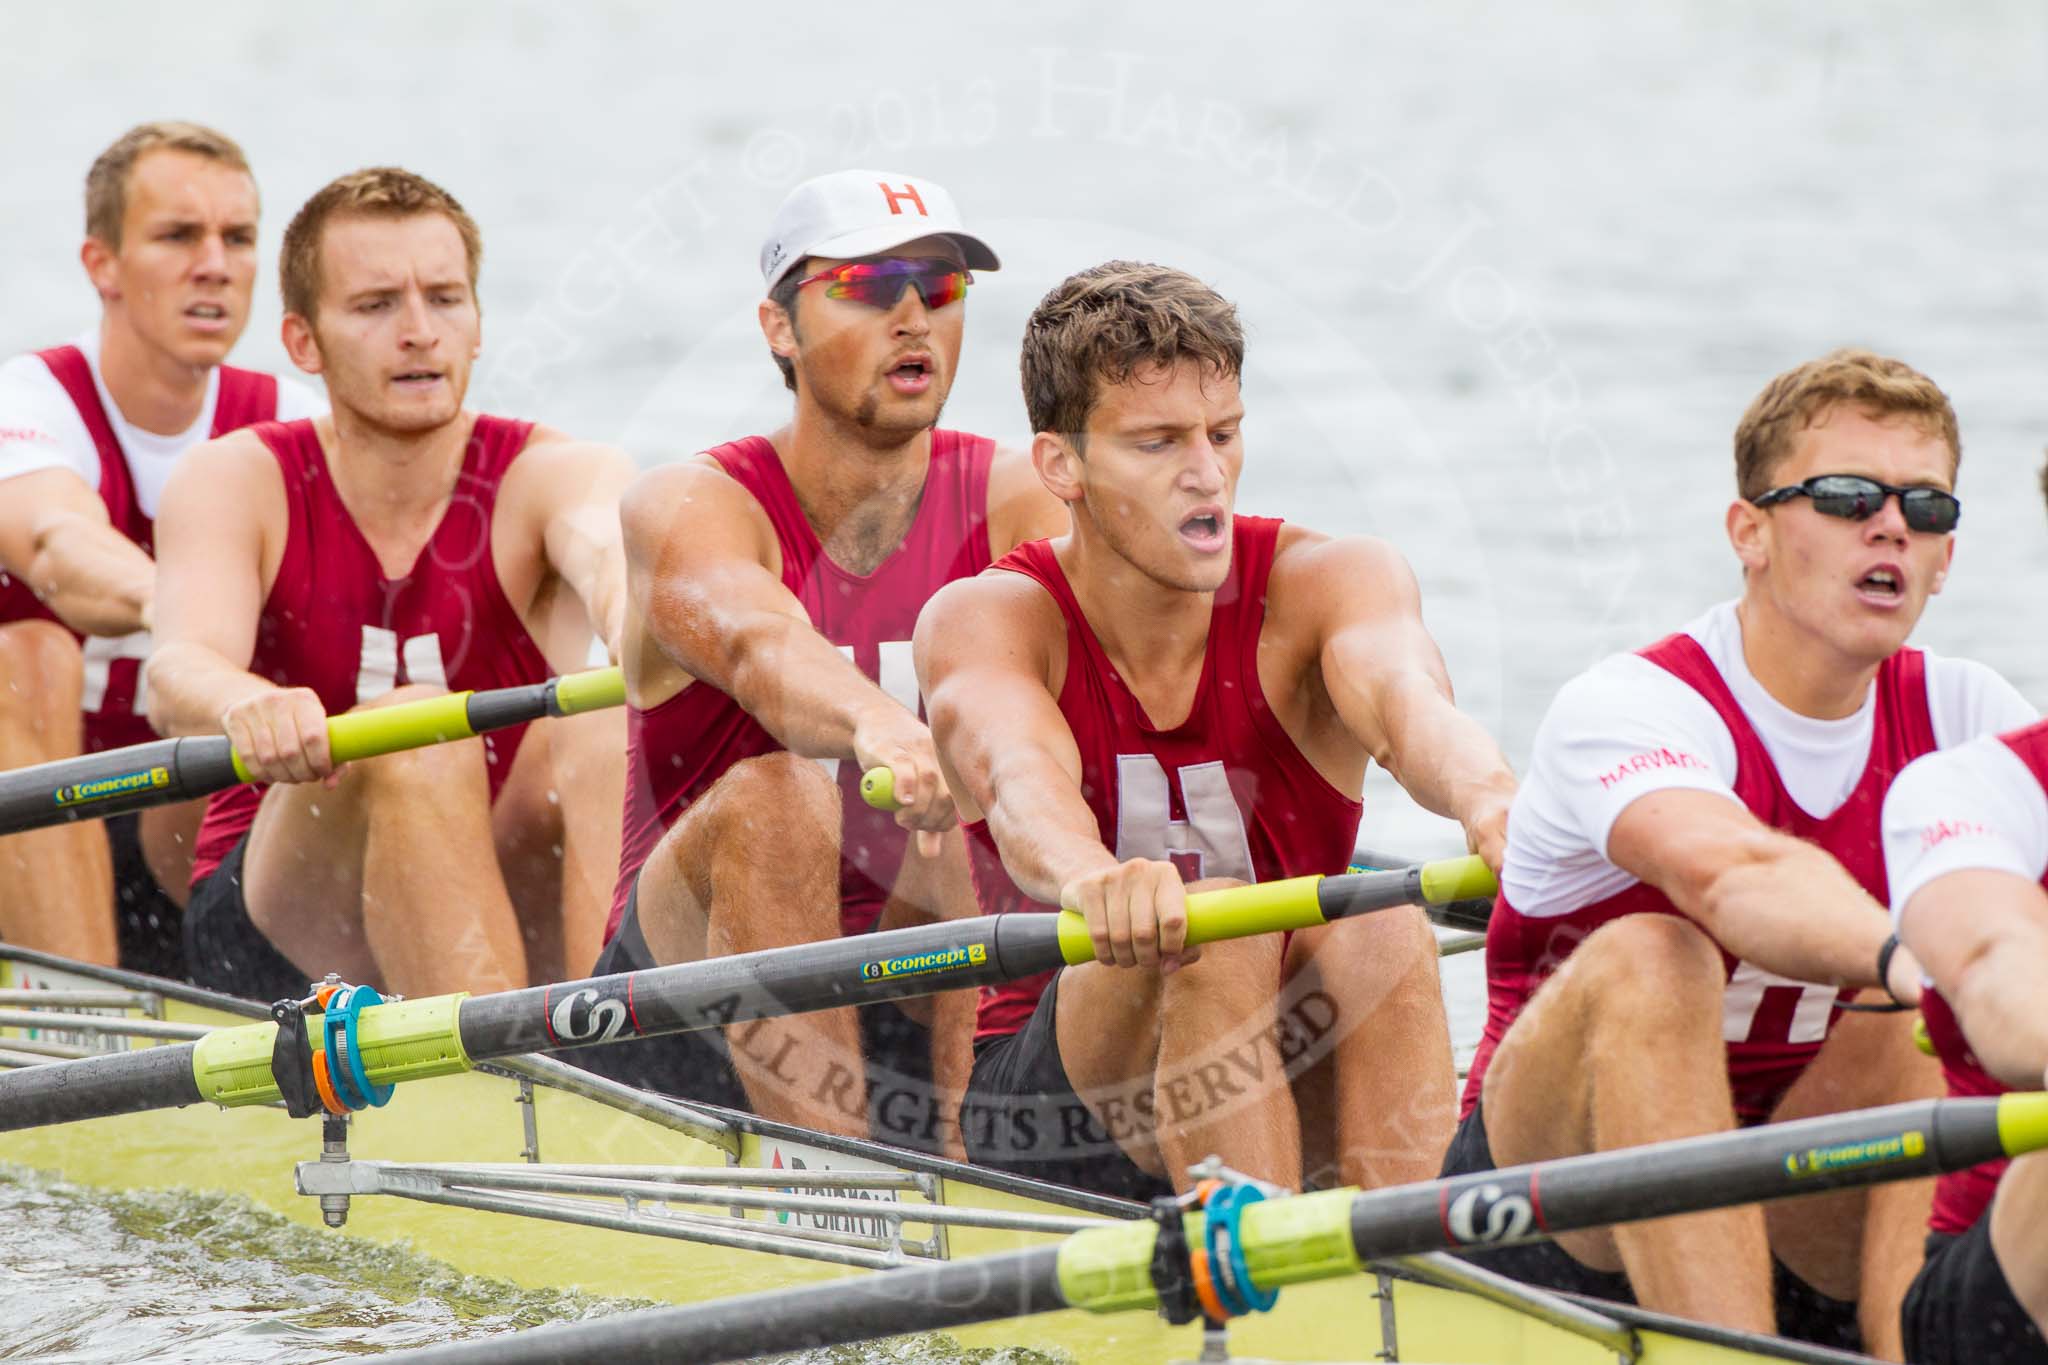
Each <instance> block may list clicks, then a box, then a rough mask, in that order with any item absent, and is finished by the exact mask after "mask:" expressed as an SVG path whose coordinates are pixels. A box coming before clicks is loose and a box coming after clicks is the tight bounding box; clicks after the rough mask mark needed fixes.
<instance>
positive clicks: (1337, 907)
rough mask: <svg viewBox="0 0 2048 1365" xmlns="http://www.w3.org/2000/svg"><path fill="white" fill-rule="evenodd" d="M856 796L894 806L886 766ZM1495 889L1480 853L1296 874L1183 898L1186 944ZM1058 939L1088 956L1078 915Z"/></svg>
mask: <svg viewBox="0 0 2048 1365" xmlns="http://www.w3.org/2000/svg"><path fill="white" fill-rule="evenodd" d="M860 795H861V800H863V801H865V802H867V803H868V804H869V805H870V806H873V807H874V808H875V809H876V810H897V809H900V808H899V807H898V806H897V804H896V775H895V774H894V773H893V772H891V771H890V770H889V769H887V768H870V769H868V770H867V771H866V772H865V773H863V774H861V779H860ZM1496 889H1497V888H1496V886H1495V883H1494V878H1493V872H1492V870H1491V869H1489V868H1488V867H1487V866H1486V863H1485V862H1484V860H1482V859H1481V858H1480V857H1479V856H1478V855H1476V854H1468V855H1467V856H1465V857H1462V858H1445V859H1441V860H1439V861H1437V862H1432V863H1418V864H1416V865H1415V866H1413V867H1409V868H1400V869H1395V870H1394V871H1391V872H1374V871H1367V870H1356V871H1354V872H1353V873H1352V874H1351V875H1348V876H1343V877H1327V878H1326V877H1295V878H1292V879H1290V880H1288V881H1281V882H1261V883H1259V884H1258V885H1256V886H1242V887H1233V888H1231V889H1230V890H1228V891H1198V892H1196V893H1195V894H1193V895H1191V896H1189V897H1188V940H1187V941H1188V942H1189V943H1213V942H1215V941H1216V940H1218V939H1224V938H1242V937H1244V936H1245V935H1247V934H1262V933H1270V932H1274V931H1277V930H1282V929H1304V928H1310V927H1312V926H1314V925H1317V924H1323V923H1327V922H1329V921H1330V920H1336V919H1342V918H1344V916H1346V915H1360V914H1366V913H1368V912H1370V911H1373V910H1386V909H1389V908H1391V907H1393V906H1396V905H1420V906H1424V907H1440V906H1447V905H1450V904H1452V903H1454V902H1457V901H1471V900H1477V899H1481V898H1485V897H1491V896H1492V895H1493V893H1494V891H1495V890H1496ZM1304 907H1313V908H1314V910H1315V911H1316V912H1317V913H1318V914H1319V916H1320V918H1316V919H1308V920H1304V919H1303V918H1302V913H1303V909H1304ZM1454 927H1457V928H1466V929H1469V928H1475V927H1476V928H1479V929H1481V930H1483V929H1484V928H1485V925H1484V923H1483V922H1481V923H1479V924H1477V925H1474V924H1471V923H1468V922H1466V921H1464V920H1460V921H1459V922H1458V923H1457V924H1456V925H1455V926H1454ZM1060 938H1061V943H1062V945H1063V946H1064V947H1065V948H1066V949H1067V959H1066V960H1067V962H1068V963H1069V964H1075V963H1081V962H1087V961H1090V960H1092V959H1093V957H1094V955H1095V953H1094V949H1093V948H1092V947H1091V946H1089V939H1088V930H1087V925H1086V924H1085V923H1084V922H1083V921H1082V920H1081V917H1080V916H1079V915H1077V914H1074V913H1072V912H1071V911H1069V912H1068V913H1066V914H1065V915H1063V916H1062V917H1061V924H1060ZM1084 949H1085V951H1083V950H1084Z"/></svg>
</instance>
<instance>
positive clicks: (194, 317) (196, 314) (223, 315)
mask: <svg viewBox="0 0 2048 1365" xmlns="http://www.w3.org/2000/svg"><path fill="white" fill-rule="evenodd" d="M185 316H186V317H187V318H188V319H189V320H191V321H193V322H196V323H199V324H201V325H202V326H208V327H222V326H226V325H227V320H228V310H227V308H226V307H225V306H223V305H221V304H218V303H195V304H192V305H190V306H189V307H187V308H186V309H185Z"/></svg>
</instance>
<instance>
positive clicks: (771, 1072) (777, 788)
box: [637, 753, 868, 1137]
mask: <svg viewBox="0 0 2048 1365" xmlns="http://www.w3.org/2000/svg"><path fill="white" fill-rule="evenodd" d="M839 826H840V810H839V789H838V787H836V786H835V785H834V784H833V783H832V781H831V779H830V778H828V777H826V776H825V770H824V769H823V768H821V767H820V766H819V765H818V764H816V763H814V762H812V761H811V760H809V759H806V758H798V757H796V756H795V755H793V754H786V753H778V754H763V755H761V756H759V757H757V758H750V759H747V760H745V761H744V762H740V763H735V764H734V765H733V766H732V767H731V768H729V769H727V770H726V772H725V774H724V775H723V776H722V777H720V778H719V779H718V781H716V782H714V783H713V784H712V785H711V787H710V789H709V790H708V791H706V792H705V793H704V794H703V795H702V796H700V797H698V798H697V800H695V801H694V802H692V803H691V805H690V808H689V809H688V810H687V811H685V812H684V813H683V815H682V817H681V818H680V819H678V820H677V821H676V823H675V824H674V826H673V827H671V828H670V829H669V831H668V833H667V834H665V835H663V836H662V839H661V842H660V843H659V844H656V845H655V848H654V852H653V853H652V854H650V855H649V857H648V859H647V862H646V864H645V865H644V866H642V867H641V869H640V879H639V883H638V888H639V895H638V902H637V903H638V907H639V916H640V928H641V932H642V933H643V934H644V935H645V937H646V939H647V946H648V948H649V950H650V951H651V952H652V953H653V954H654V957H655V960H656V961H658V962H664V963H668V962H695V961H698V960H700V959H702V958H705V957H724V956H728V955H730V954H733V953H750V952H757V951H760V950H763V949H769V948H785V947H788V946H790V945H791V944H796V943H815V942H820V941H823V940H825V939H831V938H837V937H838V936H839V927H840V926H839ZM725 1038H726V1046H727V1048H728V1050H729V1051H730V1052H731V1054H732V1062H733V1067H734V1069H735V1070H736V1071H738V1072H739V1076H740V1081H741V1083H742V1084H743V1085H744V1086H745V1087H746V1091H747V1099H748V1101H749V1103H751V1104H752V1106H753V1108H754V1112H755V1113H757V1114H759V1115H761V1116H762V1117H763V1118H767V1119H774V1120H776V1121H777V1122H781V1123H795V1124H802V1125H804V1126H806V1127H811V1128H817V1129H821V1130H823V1131H825V1132H830V1133H837V1134H840V1135H842V1136H847V1137H865V1136H866V1135H867V1113H868V1099H867V1079H866V1074H865V1068H864V1065H863V1062H862V1057H861V1046H860V1025H859V1020H858V1018H857V1016H856V1015H855V1013H854V1011H853V1010H852V1009H850V1008H849V1009H835V1010H824V1011H820V1012H818V1013H814V1014H800V1015H791V1016H788V1017H785V1018H779V1019H757V1020H753V1021H750V1022H748V1023H744V1024H735V1025H733V1026H732V1027H730V1028H728V1029H726V1030H725Z"/></svg>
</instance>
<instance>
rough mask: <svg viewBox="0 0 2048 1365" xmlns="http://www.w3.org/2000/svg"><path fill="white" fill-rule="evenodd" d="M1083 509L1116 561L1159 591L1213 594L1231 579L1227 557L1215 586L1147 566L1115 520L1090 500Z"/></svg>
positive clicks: (1165, 567)
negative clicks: (1104, 513) (1152, 583)
mask: <svg viewBox="0 0 2048 1365" xmlns="http://www.w3.org/2000/svg"><path fill="white" fill-rule="evenodd" d="M1082 505H1083V506H1084V507H1085V508H1086V509H1087V512H1088V520H1089V521H1091V522H1092V523H1094V525H1095V530H1096V533H1097V534H1098V535H1100V536H1101V537H1102V540H1103V543H1104V544H1106V545H1108V546H1109V548H1110V549H1112V550H1114V551H1116V553H1117V555H1118V557H1119V558H1121V559H1122V560H1123V561H1124V562H1125V563H1126V564H1129V565H1130V566H1131V567H1132V568H1134V569H1136V570H1137V571H1138V572H1139V573H1141V574H1143V575H1145V577H1147V578H1149V579H1151V580H1152V581H1153V582H1154V583H1157V584H1159V585H1160V586H1161V587H1165V588H1171V589H1173V590H1174V591H1175V592H1215V591H1216V590H1217V589H1218V588H1220V587H1222V586H1223V583H1224V580H1225V579H1228V578H1229V577H1230V560H1229V558H1228V557H1227V556H1226V557H1225V559H1224V561H1223V573H1222V574H1221V575H1220V576H1219V577H1218V578H1217V580H1216V581H1215V582H1214V583H1207V582H1203V581H1201V580H1200V579H1197V578H1194V577H1192V576H1189V575H1187V574H1183V573H1180V572H1177V570H1178V567H1179V566H1177V565H1174V564H1171V563H1164V564H1153V563H1149V562H1147V561H1148V556H1146V555H1145V554H1144V552H1143V551H1142V550H1141V549H1140V548H1139V547H1138V542H1137V538H1136V537H1133V536H1130V535H1127V534H1125V531H1124V527H1123V526H1122V524H1121V523H1120V522H1118V521H1117V520H1116V519H1115V518H1108V517H1103V516H1101V515H1099V514H1098V513H1097V511H1096V503H1095V500H1094V498H1093V497H1087V496H1084V498H1083V500H1082ZM1169 534H1170V533H1169ZM1160 558H1161V559H1162V560H1164V559H1166V558H1167V556H1165V555H1162V556H1160Z"/></svg>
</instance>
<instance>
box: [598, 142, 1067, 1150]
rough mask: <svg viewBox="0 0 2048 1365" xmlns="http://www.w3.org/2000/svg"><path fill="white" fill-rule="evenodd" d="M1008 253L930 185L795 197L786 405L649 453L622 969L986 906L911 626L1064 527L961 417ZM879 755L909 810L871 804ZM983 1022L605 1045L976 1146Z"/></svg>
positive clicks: (654, 1070) (890, 1009)
mask: <svg viewBox="0 0 2048 1365" xmlns="http://www.w3.org/2000/svg"><path fill="white" fill-rule="evenodd" d="M997 266H998V261H997V258H996V254H995V252H994V251H992V250H990V248H989V247H988V245H987V244H986V243H985V242H983V241H982V240H981V239H980V238H979V237H977V236H975V235H974V234H973V233H970V232H968V231H967V230H966V229H965V227H963V226H962V224H961V220H960V214H959V211H958V210H957V209H956V208H955V207H954V205H953V200H952V196H950V195H949V194H947V193H946V191H945V190H944V189H942V188H940V187H939V186H938V185H935V184H933V183H932V182H931V181H929V180H924V179H920V178H918V177H915V176H907V175H902V174H898V173H895V172H885V171H862V170H849V171H839V172H836V173H834V174H831V175H825V176H821V177H819V178H817V179H814V180H810V181H806V182H805V183H803V184H801V185H798V186H797V187H796V188H795V189H794V190H792V191H791V192H790V194H789V196H788V197H787V198H786V199H785V200H784V201H783V203H782V206H781V207H780V209H778V210H777V212H776V215H775V219H774V222H773V223H772V225H771V226H770V229H769V233H768V239H767V242H766V243H765V244H764V245H763V247H762V249H761V273H762V276H763V278H764V280H765V283H766V285H767V290H768V293H767V298H766V299H764V300H763V301H762V303H761V305H760V322H761V331H762V335H763V336H764V337H765V339H766V340H767V343H768V349H769V352H770V353H771V355H772V356H773V358H774V361H775V363H776V365H777V366H778V367H779V368H780V369H781V371H782V375H783V380H784V382H785V383H786V384H787V385H788V386H789V388H790V389H791V390H792V391H793V393H794V394H795V411H794V412H793V413H792V415H791V418H790V421H789V423H788V424H787V425H785V426H783V427H782V428H781V429H779V430H777V431H775V432H773V433H771V434H769V435H767V436H749V437H744V438H741V439H739V440H736V441H731V442H728V443H726V444H724V445H720V446H717V447H716V448H714V449H711V450H707V451H704V452H703V453H701V454H699V455H696V456H695V457H693V458H691V459H688V460H684V461H681V462H678V463H676V464H672V465H668V466H665V467H662V468H658V469H654V470H651V471H649V472H648V473H646V474H644V475H643V476H641V478H640V480H639V482H638V483H636V484H635V485H634V486H633V488H632V489H631V490H630V491H629V493H628V494H627V496H626V498H625V501H624V519H625V531H626V546H627V554H628V563H629V568H628V573H629V583H630V586H631V591H632V607H631V609H630V611H629V613H628V620H627V625H626V630H625V635H624V643H623V650H622V659H621V662H622V663H623V665H624V667H625V670H626V698H627V704H628V730H629V737H630V738H629V745H630V747H629V751H628V760H627V762H628V767H627V781H626V808H625V840H624V849H623V857H622V860H621V865H620V869H619V880H618V889H617V895H616V898H615V901H614V904H613V908H612V922H611V924H610V926H609V927H608V928H607V931H606V938H607V944H606V947H605V950H604V952H603V954H602V955H601V956H600V958H599V960H598V964H597V970H598V971H599V972H600V973H609V972H617V971H625V970H630V969H633V968H637V967H644V966H651V965H653V964H655V963H666V962H678V961H689V960H693V959H697V958H702V957H706V956H712V955H719V954H726V953H740V952H749V951H753V950H757V949H764V948H775V947H783V946H787V945H789V944H793V943H801V942H811V941H816V940H819V939H824V938H830V937H834V936H837V935H841V934H858V933H865V932H867V931H869V930H872V929H875V928H877V927H897V926H899V925H903V924H909V923H916V922H921V921H924V920H928V919H933V918H939V917H951V916H956V915H957V916H967V915H972V914H974V913H975V902H974V897H973V894H972V892H971V890H970V889H969V887H968V884H967V874H966V863H965V853H964V846H963V845H962V842H961V836H960V833H959V831H958V829H957V821H956V819H955V817H954V813H953V802H952V798H951V796H950V795H949V794H948V793H947V791H946V788H945V784H944V783H943V781H942V780H941V779H940V777H939V770H938V764H937V762H936V760H935V758H934V756H933V753H932V741H931V735H930V732H929V731H928V730H927V729H926V728H925V724H924V721H923V719H922V718H921V714H920V709H919V703H918V697H917V686H916V680H915V676H914V674H913V670H912V667H911V660H910V638H911V628H912V626H913V625H914V624H915V623H916V620H917V613H918V611H919V609H920V608H922V607H923V606H924V604H925V601H926V600H927V599H928V598H930V596H931V595H932V594H933V593H934V592H936V591H938V589H939V588H940V587H942V586H943V585H944V584H946V583H948V582H950V581H952V580H954V579H956V578H962V577H966V576H969V575H972V574H975V573H978V572H980V571H981V570H982V569H983V568H985V567H986V566H987V565H988V564H989V563H990V562H991V561H992V560H994V559H996V558H999V557H1000V556H1002V555H1003V554H1004V553H1006V552H1007V551H1009V550H1010V548H1011V547H1013V546H1015V545H1016V544H1018V543H1019V542H1021V541H1024V540H1029V539H1035V538H1038V537H1041V536H1044V535H1048V534H1050V533H1051V532H1052V531H1053V530H1054V529H1056V528H1057V527H1058V526H1059V525H1060V524H1062V522H1063V520H1064V518H1063V517H1062V515H1061V511H1060V505H1059V503H1057V502H1056V501H1054V500H1053V498H1052V497H1051V495H1050V494H1048V493H1046V492H1045V491H1044V489H1043V488H1042V487H1041V486H1040V485H1039V482H1038V480H1037V478H1036V476H1035V475H1034V474H1033V472H1032V468H1031V463H1030V458H1029V455H1028V454H1027V453H1025V452H1021V451H1019V452H1009V451H998V450H997V449H996V447H995V444H994V442H992V441H990V440H989V439H988V438H986V437H980V436H969V435H965V434H963V433H960V432H954V431H946V430H940V429H938V427H937V423H938V420H939V413H940V410H941V409H942V408H943V407H944V406H945V401H946V395H947V393H948V392H949V390H950V389H951V388H952V384H953V376H954V370H955V367H956V365H957V363H958V360H959V356H960V338H961V331H962V328H963V326H964V324H965V321H966V312H967V306H966V297H967V293H968V289H969V286H970V285H971V283H972V282H973V278H974V275H973V272H974V271H977V270H994V269H996V268H997ZM877 766H886V767H888V768H890V769H892V770H893V772H894V775H895V788H896V795H897V798H898V800H899V801H900V802H901V803H902V810H901V811H900V812H898V813H897V814H896V815H895V816H894V817H891V816H888V815H884V814H881V813H879V812H876V811H873V810H870V809H869V808H867V807H866V806H865V805H863V804H862V802H861V801H860V799H859V797H858V796H857V794H856V793H855V790H854V788H855V784H856V783H857V782H858V781H859V778H860V775H861V773H862V772H863V771H864V770H866V769H868V768H872V767H877ZM913 834H914V835H915V838H914V839H913V838H912V835H913ZM973 1013H974V998H973V996H972V995H971V994H968V993H955V994H954V995H952V996H948V997H941V998H939V999H938V1000H937V1001H936V1002H924V1001H917V1002H905V1003H904V1004H903V1005H902V1006H901V1007H900V1008H899V1007H898V1006H897V1005H893V1004H891V1005H879V1006H875V1007H872V1008H869V1009H866V1010H863V1011H860V1012H859V1014H858V1016H857V1015H856V1013H855V1012H854V1011H852V1010H839V1011H834V1012H831V1013H827V1014H814V1015H808V1016H804V1017H800V1018H790V1019H779V1020H764V1021H760V1022H758V1023H754V1024H749V1025H746V1026H744V1027H735V1028H733V1029H729V1030H727V1031H726V1034H725V1036H724V1037H723V1038H722V1039H721V1038H720V1037H718V1036H716V1035H708V1034H707V1035H685V1036H682V1037H678V1038H673V1039H655V1040H648V1041H642V1042H634V1043H628V1044H624V1045H621V1047H620V1048H606V1049H594V1050H592V1052H591V1053H589V1054H586V1056H585V1058H584V1060H585V1064H586V1065H591V1066H594V1067H599V1068H601V1069H603V1070H605V1071H607V1072H609V1073H611V1074H614V1075H618V1076H620V1077H622V1078H623V1079H627V1080H631V1081H633V1082H635V1083H638V1084H643V1085H650V1086H653V1087H655V1088H658V1089H662V1090H666V1091H668V1092H670V1093H672V1094H677V1095H681V1096H684V1097H687V1098H692V1099H697V1100H701V1101H706V1102H713V1103H723V1104H728V1105H733V1106H750V1107H752V1108H753V1109H754V1110H755V1111H756V1112H758V1113H761V1114H763V1115H764V1116H767V1117H770V1118H775V1119H781V1120H784V1121H789V1122H797V1123H804V1124H807V1125H810V1126H812V1127H815V1128H821V1129H825V1130H827V1131H830V1132H835V1133H842V1134H862V1133H866V1132H868V1131H869V1129H870V1127H871V1126H872V1129H873V1132H874V1135H875V1136H877V1137H879V1138H882V1139H883V1140H885V1141H893V1142H898V1143H903V1144H908V1145H915V1146H923V1147H927V1148H934V1149H943V1150H948V1151H953V1152H956V1153H957V1152H958V1151H959V1147H958V1138H957V1135H956V1134H955V1133H954V1132H953V1130H952V1121H951V1120H952V1115H953V1114H954V1112H955V1110H956V1109H957V1106H958V1103H959V1093H960V1090H961V1088H962V1087H963V1086H964V1084H965V1081H966V1076H967V1070H968V1063H969V1046H970V1044H969V1039H970V1035H971V1033H972V1028H973ZM602 1017H605V1015H604V1012H603V1011H601V1010H597V1009H593V1010H591V1011H589V1012H588V1018H589V1019H590V1020H597V1019H600V1018H602ZM576 1018H577V1019H582V1018H584V1016H581V1015H579V1016H576ZM572 1022H573V1021H572ZM927 1031H929V1035H928V1037H927V1036H926V1035H927ZM563 1041H569V1040H567V1039H565V1040H563Z"/></svg>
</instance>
